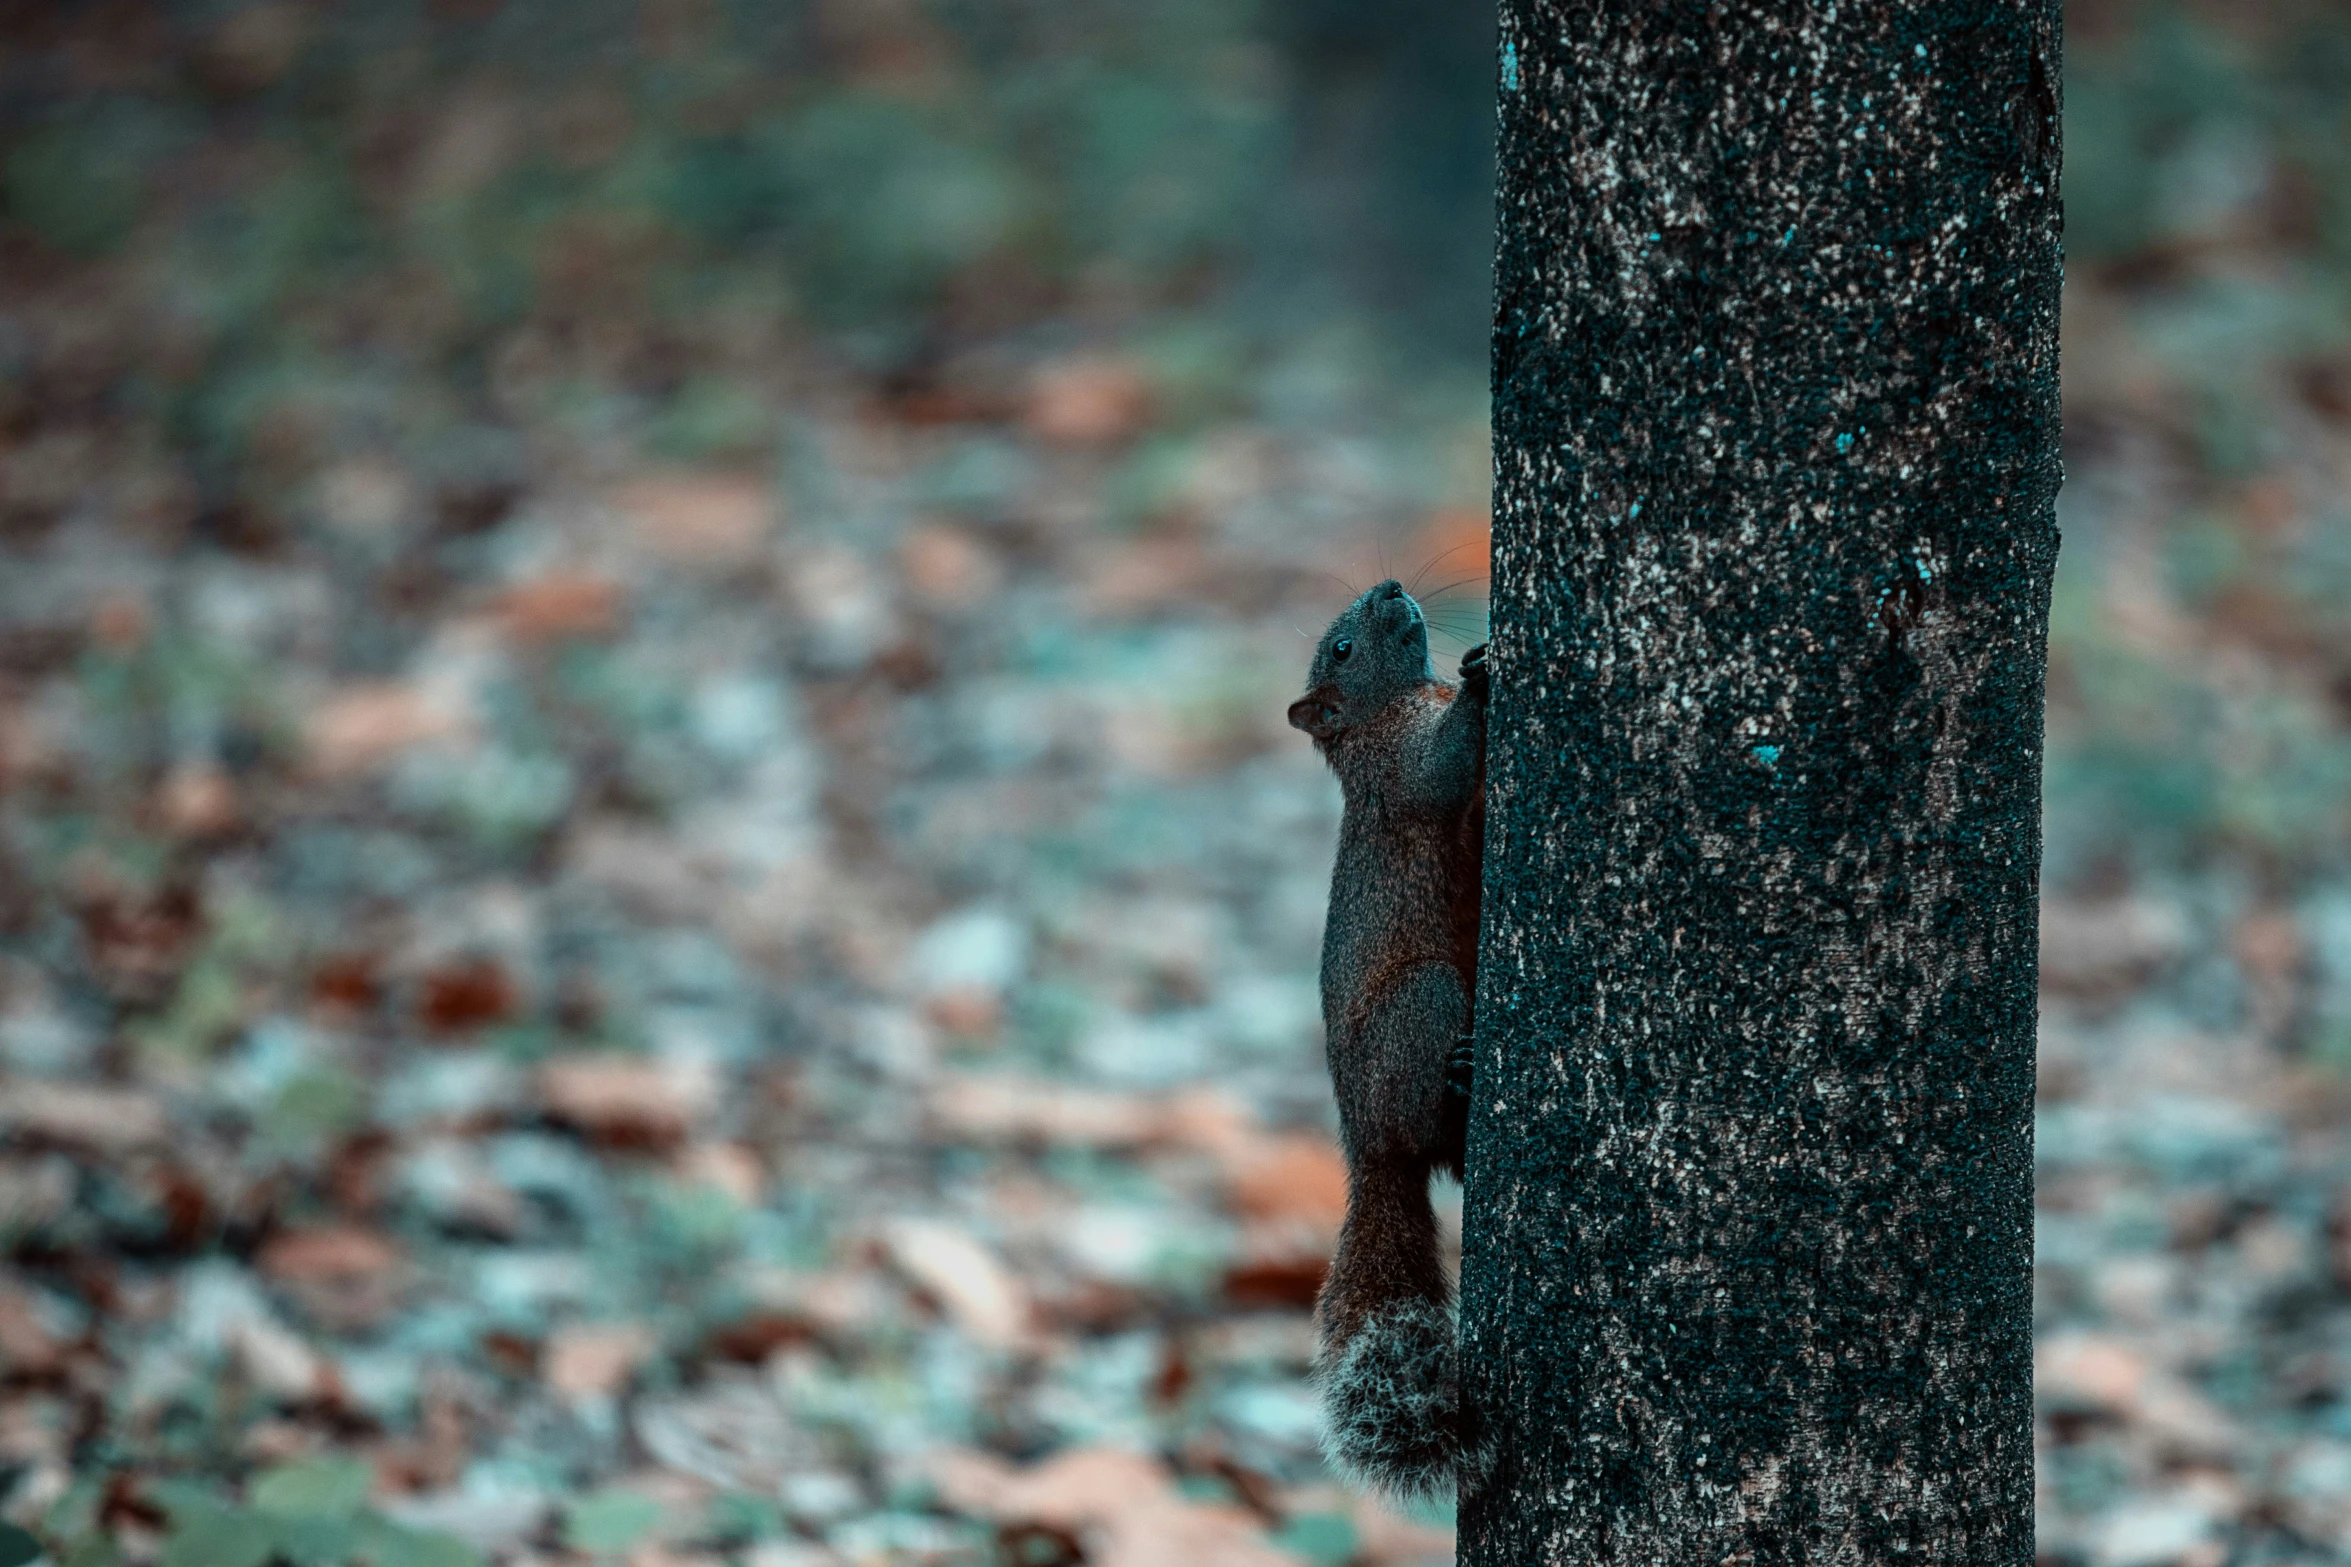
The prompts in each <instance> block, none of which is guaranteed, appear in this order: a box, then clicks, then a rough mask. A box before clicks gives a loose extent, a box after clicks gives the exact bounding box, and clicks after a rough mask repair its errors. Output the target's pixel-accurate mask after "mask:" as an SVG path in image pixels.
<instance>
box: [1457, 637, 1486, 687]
mask: <svg viewBox="0 0 2351 1567" xmlns="http://www.w3.org/2000/svg"><path fill="white" fill-rule="evenodd" d="M1461 683H1462V684H1463V685H1465V686H1467V687H1468V688H1469V689H1470V690H1471V691H1473V692H1475V693H1477V694H1478V695H1480V696H1483V695H1484V694H1485V690H1486V644H1484V643H1483V642H1480V643H1479V644H1478V645H1477V646H1476V647H1473V648H1471V649H1470V650H1469V651H1468V652H1466V653H1464V654H1462V655H1461Z"/></svg>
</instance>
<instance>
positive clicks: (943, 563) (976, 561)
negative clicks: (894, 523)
mask: <svg viewBox="0 0 2351 1567" xmlns="http://www.w3.org/2000/svg"><path fill="white" fill-rule="evenodd" d="M898 564H899V568H900V570H902V571H903V572H904V573H905V574H906V585H907V586H908V587H909V588H911V589H912V590H913V591H914V595H915V597H917V598H920V599H924V600H927V601H928V602H930V603H933V604H940V605H946V606H949V607H960V606H963V605H967V604H975V603H977V602H979V601H980V600H981V599H984V598H986V597H988V596H989V595H990V594H992V593H994V592H995V591H996V589H997V587H998V586H999V585H1000V584H1001V583H1002V581H1003V576H1004V573H1003V570H1002V568H1001V567H1000V566H999V565H998V564H997V561H996V557H995V554H994V553H993V552H992V551H990V550H989V549H988V548H987V546H986V545H984V544H982V543H980V542H979V540H977V539H975V538H973V537H972V536H971V534H970V533H969V532H967V531H965V530H964V529H962V528H948V527H935V528H920V529H917V530H916V531H915V532H914V533H913V534H912V535H910V536H909V537H908V538H907V540H906V543H905V544H904V545H903V546H902V547H901V548H900V549H899V551H898Z"/></svg>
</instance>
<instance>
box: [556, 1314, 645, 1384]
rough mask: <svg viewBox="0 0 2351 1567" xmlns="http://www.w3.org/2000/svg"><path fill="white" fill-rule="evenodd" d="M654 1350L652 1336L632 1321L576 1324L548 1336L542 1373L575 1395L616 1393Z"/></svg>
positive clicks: (558, 1329)
mask: <svg viewBox="0 0 2351 1567" xmlns="http://www.w3.org/2000/svg"><path fill="white" fill-rule="evenodd" d="M652 1353H653V1335H652V1334H651V1333H649V1332H648V1331H646V1330H645V1329H644V1328H642V1327H639V1326H636V1325H634V1324H630V1323H619V1324H610V1323H607V1324H585V1323H581V1324H574V1325H571V1326H568V1327H560V1328H557V1329H556V1330H555V1331H554V1332H553V1333H551V1334H549V1335H548V1336H547V1344H546V1347H545V1348H544V1349H543V1350H542V1351H541V1352H540V1357H539V1364H540V1373H541V1375H543V1376H544V1377H546V1379H547V1383H548V1385H549V1386H551V1387H553V1388H554V1389H555V1390H556V1391H557V1392H559V1393H564V1394H568V1395H569V1396H571V1397H573V1398H590V1397H601V1396H605V1395H609V1394H613V1393H617V1392H619V1391H620V1390H621V1388H622V1387H623V1386H625V1385H626V1384H627V1382H628V1379H629V1377H630V1376H631V1375H632V1374H633V1373H634V1372H635V1371H636V1369H637V1367H639V1366H641V1365H643V1364H644V1363H645V1360H646V1358H647V1357H648V1356H650V1355H651V1354H652Z"/></svg>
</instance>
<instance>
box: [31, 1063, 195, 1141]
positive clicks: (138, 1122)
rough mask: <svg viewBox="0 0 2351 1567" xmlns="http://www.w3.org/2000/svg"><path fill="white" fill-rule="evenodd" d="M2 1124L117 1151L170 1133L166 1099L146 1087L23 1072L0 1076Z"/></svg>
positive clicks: (38, 1138) (38, 1137)
mask: <svg viewBox="0 0 2351 1567" xmlns="http://www.w3.org/2000/svg"><path fill="white" fill-rule="evenodd" d="M0 1126H5V1127H7V1128H8V1129H9V1130H10V1131H12V1132H14V1133H15V1134H16V1135H18V1136H19V1137H26V1138H31V1139H34V1140H36V1141H41V1142H52V1143H65V1144H68V1145H71V1146H74V1147H80V1148H88V1149H93V1150H95V1151H97V1152H100V1153H115V1154H119V1153H127V1152H129V1151H130V1150H132V1149H134V1148H142V1147H148V1146H152V1145H154V1144H157V1143H161V1142H164V1141H166V1140H168V1139H169V1137H170V1135H171V1124H170V1122H169V1121H168V1120H167V1119H166V1118H165V1116H164V1113H163V1106H162V1104H161V1103H159V1102H158V1101H157V1100H156V1099H155V1097H154V1096H153V1095H151V1094H148V1093H146V1092H144V1091H143V1090H140V1089H135V1088H96V1087H92V1086H89V1085H87V1084H81V1083H48V1082H41V1081H38V1080H34V1079H27V1078H21V1077H19V1078H8V1079H4V1080H0Z"/></svg>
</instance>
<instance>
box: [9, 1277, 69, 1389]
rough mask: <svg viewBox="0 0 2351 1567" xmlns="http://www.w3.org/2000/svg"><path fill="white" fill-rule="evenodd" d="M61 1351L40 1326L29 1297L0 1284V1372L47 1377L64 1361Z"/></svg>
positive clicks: (21, 1375)
mask: <svg viewBox="0 0 2351 1567" xmlns="http://www.w3.org/2000/svg"><path fill="white" fill-rule="evenodd" d="M65 1350H66V1346H65V1345H64V1344H62V1343H60V1342H58V1340H57V1339H56V1338H55V1337H54V1336H52V1335H51V1333H50V1332H49V1330H48V1328H46V1327H45V1326H43V1325H42V1322H41V1318H40V1314H39V1312H38V1311H36V1310H35V1309H34V1306H33V1301H32V1298H31V1297H30V1296H28V1295H26V1294H25V1293H24V1292H23V1291H21V1290H15V1289H8V1288H6V1287H0V1373H4V1374H6V1375H9V1376H18V1377H40V1376H47V1375H49V1374H50V1373H52V1372H54V1371H56V1370H58V1369H59V1368H60V1367H62V1366H63V1365H64V1364H65Z"/></svg>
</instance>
